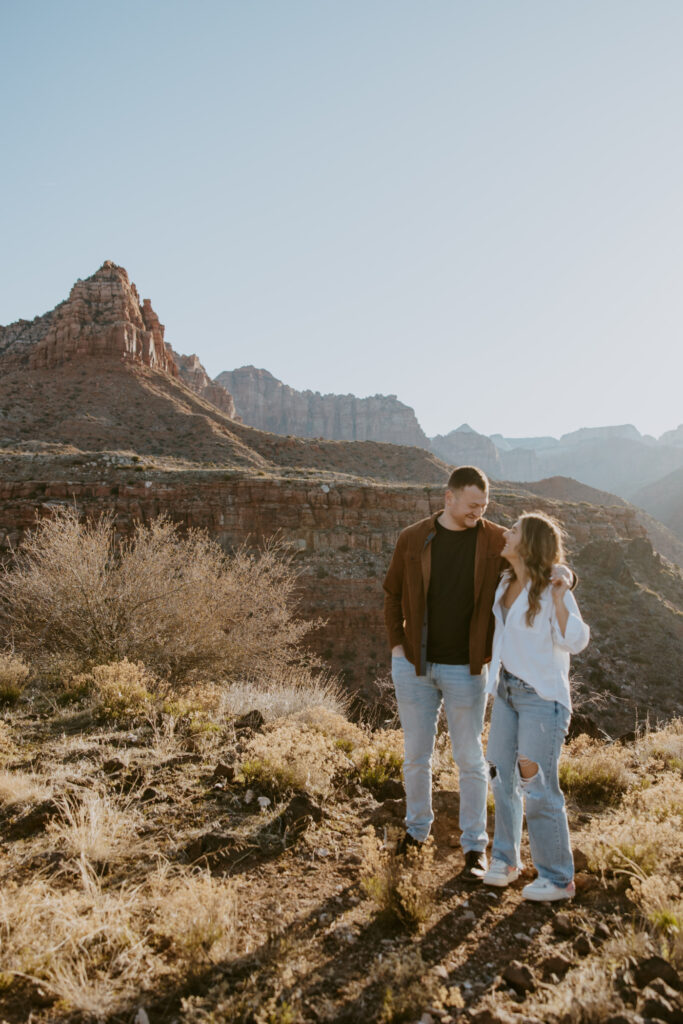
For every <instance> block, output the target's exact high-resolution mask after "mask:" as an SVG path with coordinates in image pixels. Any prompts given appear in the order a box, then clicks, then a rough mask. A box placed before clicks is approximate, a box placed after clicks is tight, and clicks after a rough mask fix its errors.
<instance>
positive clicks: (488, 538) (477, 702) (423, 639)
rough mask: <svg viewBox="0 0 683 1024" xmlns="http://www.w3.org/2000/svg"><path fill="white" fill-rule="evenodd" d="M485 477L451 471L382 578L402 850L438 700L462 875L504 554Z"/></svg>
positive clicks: (468, 859) (418, 827) (413, 829)
mask: <svg viewBox="0 0 683 1024" xmlns="http://www.w3.org/2000/svg"><path fill="white" fill-rule="evenodd" d="M487 504H488V480H487V478H486V476H485V475H484V473H482V472H481V470H479V469H477V468H476V467H474V466H460V467H459V468H458V469H456V470H454V471H453V473H452V474H451V476H450V478H449V480H448V485H447V490H446V497H445V505H444V508H443V509H442V510H441V511H440V512H437V513H435V515H432V516H429V518H427V519H423V520H421V521H420V522H419V523H415V524H413V525H412V526H409V527H407V528H406V529H405V530H403V531H402V533H401V534H400V536H399V538H398V541H397V543H396V549H395V551H394V554H393V557H392V560H391V564H390V566H389V570H388V572H387V575H386V578H385V580H384V590H385V600H384V615H385V621H386V626H387V631H388V634H389V642H390V644H391V648H392V651H391V654H392V678H393V681H394V688H395V690H396V698H397V701H398V711H399V717H400V719H401V726H402V727H403V734H404V743H405V747H404V762H403V776H404V783H405V791H406V834H405V837H404V839H403V840H402V844H401V848H402V849H405V846H406V845H419V844H420V843H422V842H424V841H425V839H426V838H427V836H428V835H429V830H430V828H431V824H432V821H433V820H434V815H433V812H432V754H433V751H434V741H435V739H436V728H437V721H438V716H439V709H440V707H441V702H442V700H443V703H444V707H445V710H446V718H447V720H448V730H449V733H450V737H451V746H452V749H453V758H454V760H455V763H456V764H457V766H458V770H459V772H460V828H461V830H462V836H461V844H462V848H463V852H464V854H465V869H464V871H463V873H462V878H463V879H465V880H466V881H470V882H480V881H481V879H482V878H483V876H484V873H485V872H486V869H487V866H488V864H487V860H486V845H487V842H488V836H487V833H486V792H487V776H486V762H485V760H484V753H483V750H482V744H481V732H482V728H483V725H484V711H485V708H486V695H485V692H484V689H485V685H486V663H487V662H488V661H489V660H490V658H491V643H492V639H493V620H492V615H491V609H492V607H493V598H494V595H495V592H496V587H497V585H498V579H499V577H500V573H501V569H502V568H503V565H504V563H503V560H502V559H501V556H500V553H501V550H502V548H503V545H504V543H505V539H504V530H503V527H502V526H497V525H496V524H495V523H491V522H489V521H488V520H487V519H484V518H483V516H484V512H485V511H486V506H487Z"/></svg>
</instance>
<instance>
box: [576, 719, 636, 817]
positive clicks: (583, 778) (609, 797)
mask: <svg viewBox="0 0 683 1024" xmlns="http://www.w3.org/2000/svg"><path fill="white" fill-rule="evenodd" d="M631 758H632V755H631V753H630V752H629V750H628V749H627V748H626V747H619V746H616V745H612V746H607V745H606V744H604V743H601V742H600V741H599V740H593V739H590V738H589V737H588V736H578V737H577V738H576V739H575V740H572V742H571V743H569V744H568V745H567V747H566V748H565V750H564V751H563V753H562V757H561V759H560V768H559V775H560V785H561V786H562V789H563V790H564V792H565V793H567V794H568V795H569V796H573V797H574V798H575V799H576V800H578V801H579V802H580V803H602V804H608V805H611V806H614V805H616V804H618V803H619V801H620V800H621V799H622V797H623V795H624V793H626V792H627V790H628V789H629V786H631V785H632V783H633V782H634V779H635V776H634V774H633V772H632V771H631V770H630V761H631Z"/></svg>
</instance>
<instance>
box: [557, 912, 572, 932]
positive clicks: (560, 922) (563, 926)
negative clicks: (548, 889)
mask: <svg viewBox="0 0 683 1024" xmlns="http://www.w3.org/2000/svg"><path fill="white" fill-rule="evenodd" d="M553 931H554V932H555V934H556V935H574V934H575V933H576V928H575V927H574V925H573V924H572V921H571V918H570V916H569V914H565V913H560V914H555V917H554V918H553Z"/></svg>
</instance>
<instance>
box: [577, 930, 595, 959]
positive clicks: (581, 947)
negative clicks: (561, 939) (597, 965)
mask: <svg viewBox="0 0 683 1024" xmlns="http://www.w3.org/2000/svg"><path fill="white" fill-rule="evenodd" d="M574 949H575V950H576V952H577V953H578V954H579V956H588V954H589V953H592V952H593V943H592V942H591V940H590V939H589V938H588V936H587V935H579V936H578V937H577V938H576V939H575V940H574Z"/></svg>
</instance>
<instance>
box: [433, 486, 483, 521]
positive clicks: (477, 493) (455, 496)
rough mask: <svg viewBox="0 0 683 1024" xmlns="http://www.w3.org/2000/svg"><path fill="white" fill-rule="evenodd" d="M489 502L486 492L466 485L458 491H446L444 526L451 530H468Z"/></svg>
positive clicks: (478, 518)
mask: <svg viewBox="0 0 683 1024" xmlns="http://www.w3.org/2000/svg"><path fill="white" fill-rule="evenodd" d="M488 502H489V496H488V492H487V491H482V490H481V488H480V487H477V486H476V485H475V484H468V486H467V487H462V488H461V489H460V490H458V491H446V507H445V513H446V514H445V517H444V518H445V520H446V521H445V522H444V524H443V525H444V526H446V527H447V528H448V529H451V530H470V529H471V528H472V527H473V526H476V525H477V523H478V522H479V520H480V519H481V517H482V516H483V515H484V512H485V511H486V506H487V505H488Z"/></svg>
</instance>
